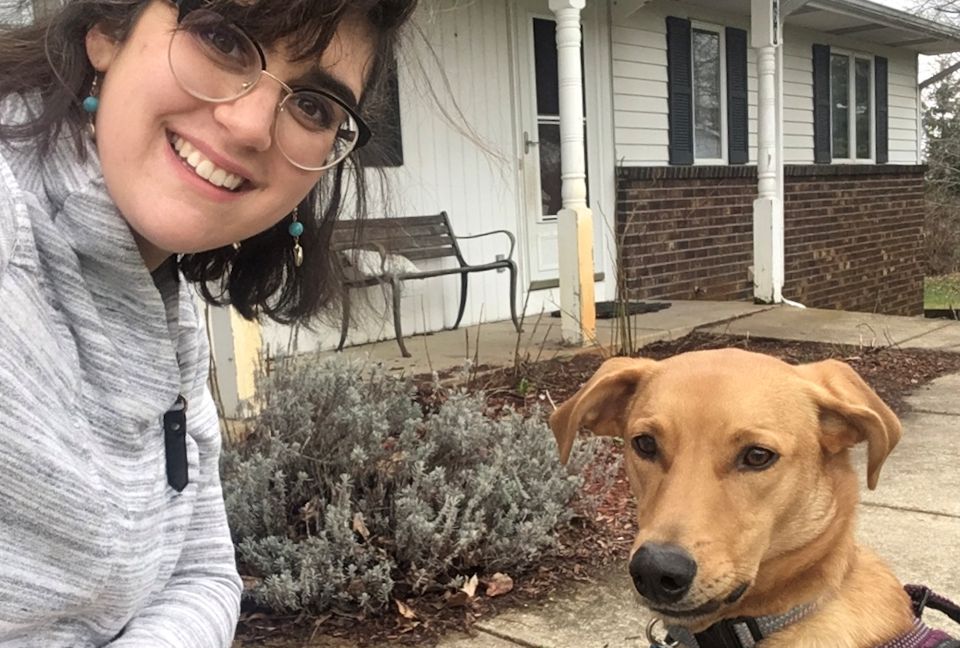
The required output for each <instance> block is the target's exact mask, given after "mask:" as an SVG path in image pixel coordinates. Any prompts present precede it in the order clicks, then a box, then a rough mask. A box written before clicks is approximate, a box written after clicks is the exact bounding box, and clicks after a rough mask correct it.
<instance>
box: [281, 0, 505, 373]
mask: <svg viewBox="0 0 960 648" xmlns="http://www.w3.org/2000/svg"><path fill="white" fill-rule="evenodd" d="M438 4H439V3H438V2H423V3H421V9H420V10H419V22H420V25H421V27H422V28H423V30H424V32H425V33H427V34H429V36H428V38H429V39H430V45H431V46H432V47H433V49H434V51H435V53H436V56H434V55H432V54H430V53H428V52H427V51H426V50H425V48H424V46H423V43H422V39H420V38H419V37H412V38H411V42H410V43H408V46H410V47H409V50H408V52H407V54H406V55H404V56H402V58H401V72H400V101H401V122H402V130H403V152H404V166H403V167H401V168H399V169H390V170H387V172H386V177H387V181H388V195H389V202H388V205H389V206H384V202H385V201H384V200H383V199H382V198H376V197H374V200H373V201H372V205H373V206H372V208H371V212H372V215H374V216H375V215H376V214H377V213H378V212H379V213H384V214H389V215H415V214H432V213H438V212H440V211H442V210H446V211H447V212H448V213H449V214H450V218H451V221H452V223H453V227H454V230H455V231H456V233H457V234H460V235H467V234H476V233H479V232H482V231H487V230H493V229H506V230H509V231H511V232H514V233H515V234H517V238H518V241H517V243H518V248H517V251H516V252H515V258H516V255H517V254H522V249H523V248H522V245H523V243H522V240H520V236H519V231H518V230H519V228H518V213H519V209H518V196H517V192H518V185H517V180H516V178H517V175H518V174H517V163H516V160H515V156H514V153H513V150H512V147H513V145H514V140H513V131H514V128H513V127H512V124H513V120H514V116H513V106H512V104H511V77H510V65H511V62H510V58H509V54H510V48H511V44H510V40H509V34H510V33H511V32H510V28H509V26H508V21H507V11H506V4H505V2H491V1H485V2H483V3H482V6H480V4H481V3H457V4H455V5H454V4H453V3H450V2H446V3H445V4H444V6H443V7H440V6H438ZM410 33H412V32H410ZM438 65H439V66H441V67H442V69H443V71H444V72H445V74H446V77H447V78H448V79H449V82H450V90H449V92H448V91H447V90H446V89H445V88H444V86H443V83H442V81H441V78H440V75H439V74H437V66H438ZM431 88H432V91H434V92H435V93H436V94H437V95H438V96H439V102H440V106H443V109H445V110H446V111H448V112H449V113H450V114H451V115H452V120H448V119H446V118H445V117H443V116H442V114H441V108H440V107H438V103H437V101H436V100H434V99H433V98H431V96H430V94H431ZM457 110H460V111H462V117H461V116H457V114H456V111H457ZM451 121H452V123H451ZM469 129H472V131H473V133H470V132H467V131H468V130H469ZM371 182H372V183H376V182H377V180H376V176H375V174H371ZM377 205H380V206H379V207H377ZM462 247H463V251H464V255H465V256H466V258H467V260H468V261H471V262H477V263H479V262H483V261H486V260H490V261H492V260H493V259H494V257H495V255H496V254H499V253H506V252H507V249H508V247H507V244H506V242H505V239H504V238H503V237H491V238H490V239H481V240H478V241H464V242H463V245H462ZM445 263H450V262H449V261H446V262H445ZM418 265H419V266H420V267H422V268H432V267H435V264H433V263H430V262H418ZM508 277H509V275H508V274H507V273H506V272H503V273H496V272H483V273H477V274H473V275H471V276H470V287H469V293H468V295H469V297H468V300H469V301H468V305H467V311H466V314H465V316H464V323H476V322H479V321H495V320H502V319H508V318H509V317H510V305H509V299H508V295H509V290H508V285H509V281H508ZM459 290H460V287H459V277H458V276H455V275H454V276H448V277H442V278H433V279H425V280H419V281H410V282H407V283H405V284H404V292H403V295H404V297H403V327H404V329H403V330H404V334H405V335H410V334H412V333H417V332H424V331H433V330H438V329H442V328H444V327H445V326H450V325H452V324H453V321H454V319H455V318H456V314H457V306H458V303H459ZM369 296H370V301H371V303H372V304H373V305H374V306H376V307H377V308H378V309H382V314H381V313H373V314H372V316H368V318H367V320H368V321H366V322H364V323H363V324H364V325H363V326H360V327H354V328H352V329H351V331H350V335H349V337H348V344H355V343H360V342H365V341H369V340H376V339H385V338H391V337H393V321H392V317H391V316H390V308H389V306H388V305H387V304H385V303H384V300H383V298H382V297H381V296H380V294H379V292H378V291H377V290H376V289H371V290H370V291H369ZM335 316H336V314H335ZM289 337H290V331H289V329H288V328H287V327H281V326H277V325H273V324H270V325H267V326H266V327H265V330H264V339H265V342H266V343H267V344H269V345H270V346H271V348H272V349H285V348H286V346H287V341H288V339H289ZM338 339H339V334H338V332H337V331H336V330H335V329H334V328H333V327H326V326H324V327H320V328H319V329H318V330H317V331H315V332H307V331H301V332H300V334H299V343H298V347H299V349H300V350H309V349H314V348H318V347H319V348H331V347H333V346H335V344H336V341H337V340H338ZM407 344H408V347H409V348H410V350H411V352H413V353H415V354H416V353H422V352H423V348H422V343H418V342H416V341H412V340H411V341H408V343H407Z"/></svg>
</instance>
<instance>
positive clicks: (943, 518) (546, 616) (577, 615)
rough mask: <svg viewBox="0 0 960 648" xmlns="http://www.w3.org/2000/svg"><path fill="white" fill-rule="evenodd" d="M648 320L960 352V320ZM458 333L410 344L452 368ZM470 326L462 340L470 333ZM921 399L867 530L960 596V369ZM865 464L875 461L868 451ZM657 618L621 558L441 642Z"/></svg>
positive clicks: (635, 647)
mask: <svg viewBox="0 0 960 648" xmlns="http://www.w3.org/2000/svg"><path fill="white" fill-rule="evenodd" d="M637 319H638V320H639V323H638V329H642V330H644V331H645V335H647V337H646V338H645V339H646V340H648V341H653V340H654V339H663V338H668V337H679V336H682V335H685V334H686V333H688V332H690V331H691V330H693V329H694V328H699V329H703V330H708V331H711V332H717V333H731V334H737V335H749V336H752V337H772V338H780V339H793V340H810V341H819V342H832V343H842V344H854V345H862V346H868V347H872V346H888V345H895V346H901V347H912V348H928V349H942V350H945V351H946V350H948V351H955V352H957V351H960V322H948V321H944V320H924V319H922V318H909V317H887V316H880V315H872V314H863V313H847V312H837V311H822V310H813V309H810V310H800V309H794V308H789V307H775V308H770V307H759V306H753V305H751V304H729V303H727V304H709V303H705V302H688V303H686V304H674V306H673V307H671V308H670V309H668V310H665V311H660V312H659V313H651V314H645V315H640V316H637ZM496 326H497V325H489V326H488V327H487V332H486V338H483V335H484V332H483V331H481V338H482V339H485V341H486V343H484V342H481V346H480V351H481V355H480V361H481V362H489V363H498V362H499V364H509V363H511V362H512V361H513V352H514V348H515V346H516V341H515V340H516V338H515V334H513V337H512V339H513V343H512V344H509V345H507V344H506V342H507V340H508V339H510V337H511V336H510V334H509V330H510V329H506V331H508V332H506V333H504V332H503V331H500V332H496V331H497V329H496V328H495V327H496ZM541 332H542V329H541ZM454 334H455V333H454V332H450V335H454ZM607 334H608V335H609V330H608V333H607ZM446 335H448V333H442V334H437V335H434V336H430V337H429V338H424V339H425V340H427V344H426V347H424V346H423V345H422V344H421V343H420V342H419V341H411V343H410V344H409V345H408V346H409V348H410V349H411V350H412V351H414V353H415V355H418V354H417V352H416V350H417V349H425V348H427V349H429V354H430V356H431V357H432V359H433V360H432V361H433V363H434V367H437V366H440V365H444V366H450V364H451V362H452V361H457V362H459V361H460V360H461V359H462V358H463V357H464V353H463V346H460V347H459V348H458V346H457V342H456V341H455V340H454V339H453V338H444V337H443V336H446ZM459 335H460V336H461V337H460V340H462V339H463V337H462V335H463V334H462V333H460V334H459ZM525 335H527V336H529V335H531V333H530V332H527V333H525ZM546 337H547V342H546V343H544V344H541V343H539V342H537V338H535V337H534V338H532V340H533V342H536V343H537V344H538V345H539V346H540V347H541V348H543V349H546V350H548V351H549V353H550V354H551V355H552V354H555V353H564V352H566V353H569V352H570V350H569V349H563V348H562V347H560V346H559V344H558V343H557V342H556V340H555V338H550V337H549V336H546ZM444 340H446V341H444ZM607 340H609V337H608V338H607ZM387 344H388V343H381V345H383V346H381V350H379V351H377V353H381V354H383V357H384V358H385V359H387V361H389V362H391V363H396V364H398V365H399V367H400V368H402V369H403V370H406V371H411V370H412V371H416V368H417V367H421V368H422V367H424V366H425V365H424V364H423V363H424V362H425V359H424V358H423V357H420V358H419V359H418V358H414V359H413V360H412V361H406V362H407V363H408V364H406V365H404V364H402V361H397V359H396V358H397V357H398V356H399V353H397V351H396V347H395V346H393V345H394V343H392V342H391V343H389V344H390V345H391V346H392V349H391V351H387V350H386V346H385V345H387ZM460 344H461V345H462V342H461V343H460ZM444 345H447V346H446V347H445V346H444ZM501 345H505V346H501ZM374 346H376V345H374ZM369 348H370V347H365V349H369ZM443 349H446V350H443ZM498 349H499V350H498ZM356 352H357V351H355V353H356ZM498 354H499V355H498ZM391 355H392V358H393V359H390V358H391ZM543 355H544V357H549V356H548V355H545V354H543ZM441 359H442V360H441ZM418 363H420V364H418ZM909 402H910V404H911V406H912V407H913V410H912V411H911V412H910V413H909V414H908V415H906V416H905V417H904V418H903V426H904V438H903V440H902V442H901V443H900V445H898V447H897V448H896V449H895V451H894V452H893V454H892V455H891V457H890V459H889V460H888V462H887V464H886V465H885V466H884V469H883V474H882V476H881V479H880V484H879V487H878V489H877V490H876V491H874V492H870V491H867V490H866V487H865V486H864V487H863V503H862V504H861V509H860V520H859V531H858V533H859V537H860V540H861V541H862V542H863V543H865V544H869V545H870V546H872V547H874V548H875V549H876V550H877V551H878V552H880V553H881V554H882V555H883V556H885V557H886V558H887V559H888V560H889V561H890V562H891V564H892V565H893V567H894V570H895V571H896V573H897V574H898V575H899V576H900V577H901V579H902V580H903V581H904V582H919V583H924V584H927V585H929V586H931V587H932V588H934V589H935V590H937V591H939V592H940V593H942V594H944V595H946V596H948V597H951V598H953V599H960V541H958V539H960V469H958V466H960V374H956V375H951V376H945V377H943V378H941V379H939V380H937V381H934V382H932V383H930V384H928V385H925V386H924V387H922V388H920V389H918V390H917V392H916V393H915V394H914V395H913V396H912V397H911V398H910V399H909ZM861 454H862V453H861ZM858 461H860V462H861V463H862V462H863V458H862V456H860V455H858ZM859 472H860V474H861V475H864V474H865V469H863V468H862V466H861V469H860V471H859ZM862 481H863V479H862ZM927 619H928V622H930V623H931V625H940V626H941V627H944V628H945V629H947V630H948V631H951V632H953V633H954V634H960V628H958V627H956V626H952V625H951V622H950V621H949V620H947V619H946V617H943V616H940V615H938V614H936V613H929V616H928V617H927ZM647 620H648V616H647V614H646V613H645V611H644V610H643V608H641V607H639V606H638V605H637V603H636V600H635V598H634V594H633V587H632V585H631V583H630V581H629V578H628V576H627V572H626V565H625V564H623V565H615V566H613V567H611V568H610V569H608V570H606V571H603V572H601V573H597V574H595V575H594V576H593V579H592V582H590V583H578V584H576V585H574V586H571V587H569V588H567V589H565V590H562V591H559V592H557V593H556V594H554V595H553V596H551V597H550V598H549V599H548V600H546V601H543V602H541V603H537V604H535V605H531V606H529V607H526V608H519V609H513V610H510V611H508V612H505V613H503V614H500V615H499V616H496V617H494V618H490V619H485V620H483V621H482V622H480V623H479V624H478V625H477V626H476V633H475V634H474V635H473V636H467V635H451V636H448V637H445V638H444V640H443V641H442V642H441V643H440V646H441V647H442V648H468V647H469V648H474V647H489V648H512V647H516V646H525V647H528V648H530V647H534V648H639V647H641V646H642V647H644V648H646V646H647V645H648V644H647V643H645V640H644V627H645V625H646V622H647Z"/></svg>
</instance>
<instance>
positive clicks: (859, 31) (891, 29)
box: [785, 0, 960, 54]
mask: <svg viewBox="0 0 960 648" xmlns="http://www.w3.org/2000/svg"><path fill="white" fill-rule="evenodd" d="M785 23H786V24H788V25H795V26H797V27H805V28H807V29H813V30H816V31H821V32H826V33H828V34H835V35H837V36H842V35H849V36H852V37H854V38H857V39H859V40H864V41H868V42H871V43H879V44H881V45H886V46H888V47H897V48H902V49H908V50H912V51H914V52H919V53H920V54H944V53H946V52H956V51H960V30H958V29H956V28H955V27H951V26H949V25H944V24H942V23H938V22H934V21H932V20H927V19H926V18H920V17H918V16H915V15H913V14H910V13H907V12H904V11H899V10H897V9H891V8H890V7H886V6H884V5H880V4H877V3H875V2H869V1H868V0H811V1H810V2H807V3H806V4H804V5H803V6H802V7H800V9H798V10H797V11H796V12H794V13H793V14H791V15H790V16H788V17H787V19H786V21H785Z"/></svg>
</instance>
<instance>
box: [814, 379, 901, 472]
mask: <svg viewBox="0 0 960 648" xmlns="http://www.w3.org/2000/svg"><path fill="white" fill-rule="evenodd" d="M797 370H798V371H799V372H800V374H801V375H803V376H804V377H806V378H808V379H809V380H812V381H813V382H815V383H817V384H818V385H819V386H820V387H822V388H823V390H824V391H825V392H826V393H820V394H818V396H817V397H818V400H819V401H820V403H819V404H820V426H821V430H822V436H821V443H822V444H823V446H824V447H825V448H826V449H827V451H829V452H834V453H836V452H840V451H841V450H843V449H844V448H849V447H851V446H853V445H855V444H857V443H860V442H861V441H866V442H867V486H868V487H869V488H870V490H873V489H874V488H876V487H877V479H878V478H879V477H880V468H881V467H882V466H883V462H884V461H886V459H887V455H889V454H890V451H891V450H893V448H894V446H896V445H897V442H898V441H899V440H900V436H901V435H902V433H903V430H902V428H901V427H900V420H899V419H898V418H897V415H896V414H894V413H893V411H892V410H891V409H890V408H889V407H887V404H886V403H884V402H883V401H882V400H880V397H879V396H877V393H876V392H875V391H873V389H871V388H870V386H869V385H867V383H865V382H864V381H863V378H861V377H860V376H859V375H858V374H857V372H856V371H854V370H853V369H852V368H851V367H850V366H849V365H847V364H846V363H844V362H840V361H838V360H824V361H823V362H815V363H813V364H808V365H801V366H799V367H797Z"/></svg>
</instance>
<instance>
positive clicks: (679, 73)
mask: <svg viewBox="0 0 960 648" xmlns="http://www.w3.org/2000/svg"><path fill="white" fill-rule="evenodd" d="M667 97H668V99H667V101H668V103H669V109H670V113H669V123H670V164H693V73H692V68H691V65H690V21H689V20H684V19H683V18H675V17H673V16H668V17H667Z"/></svg>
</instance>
